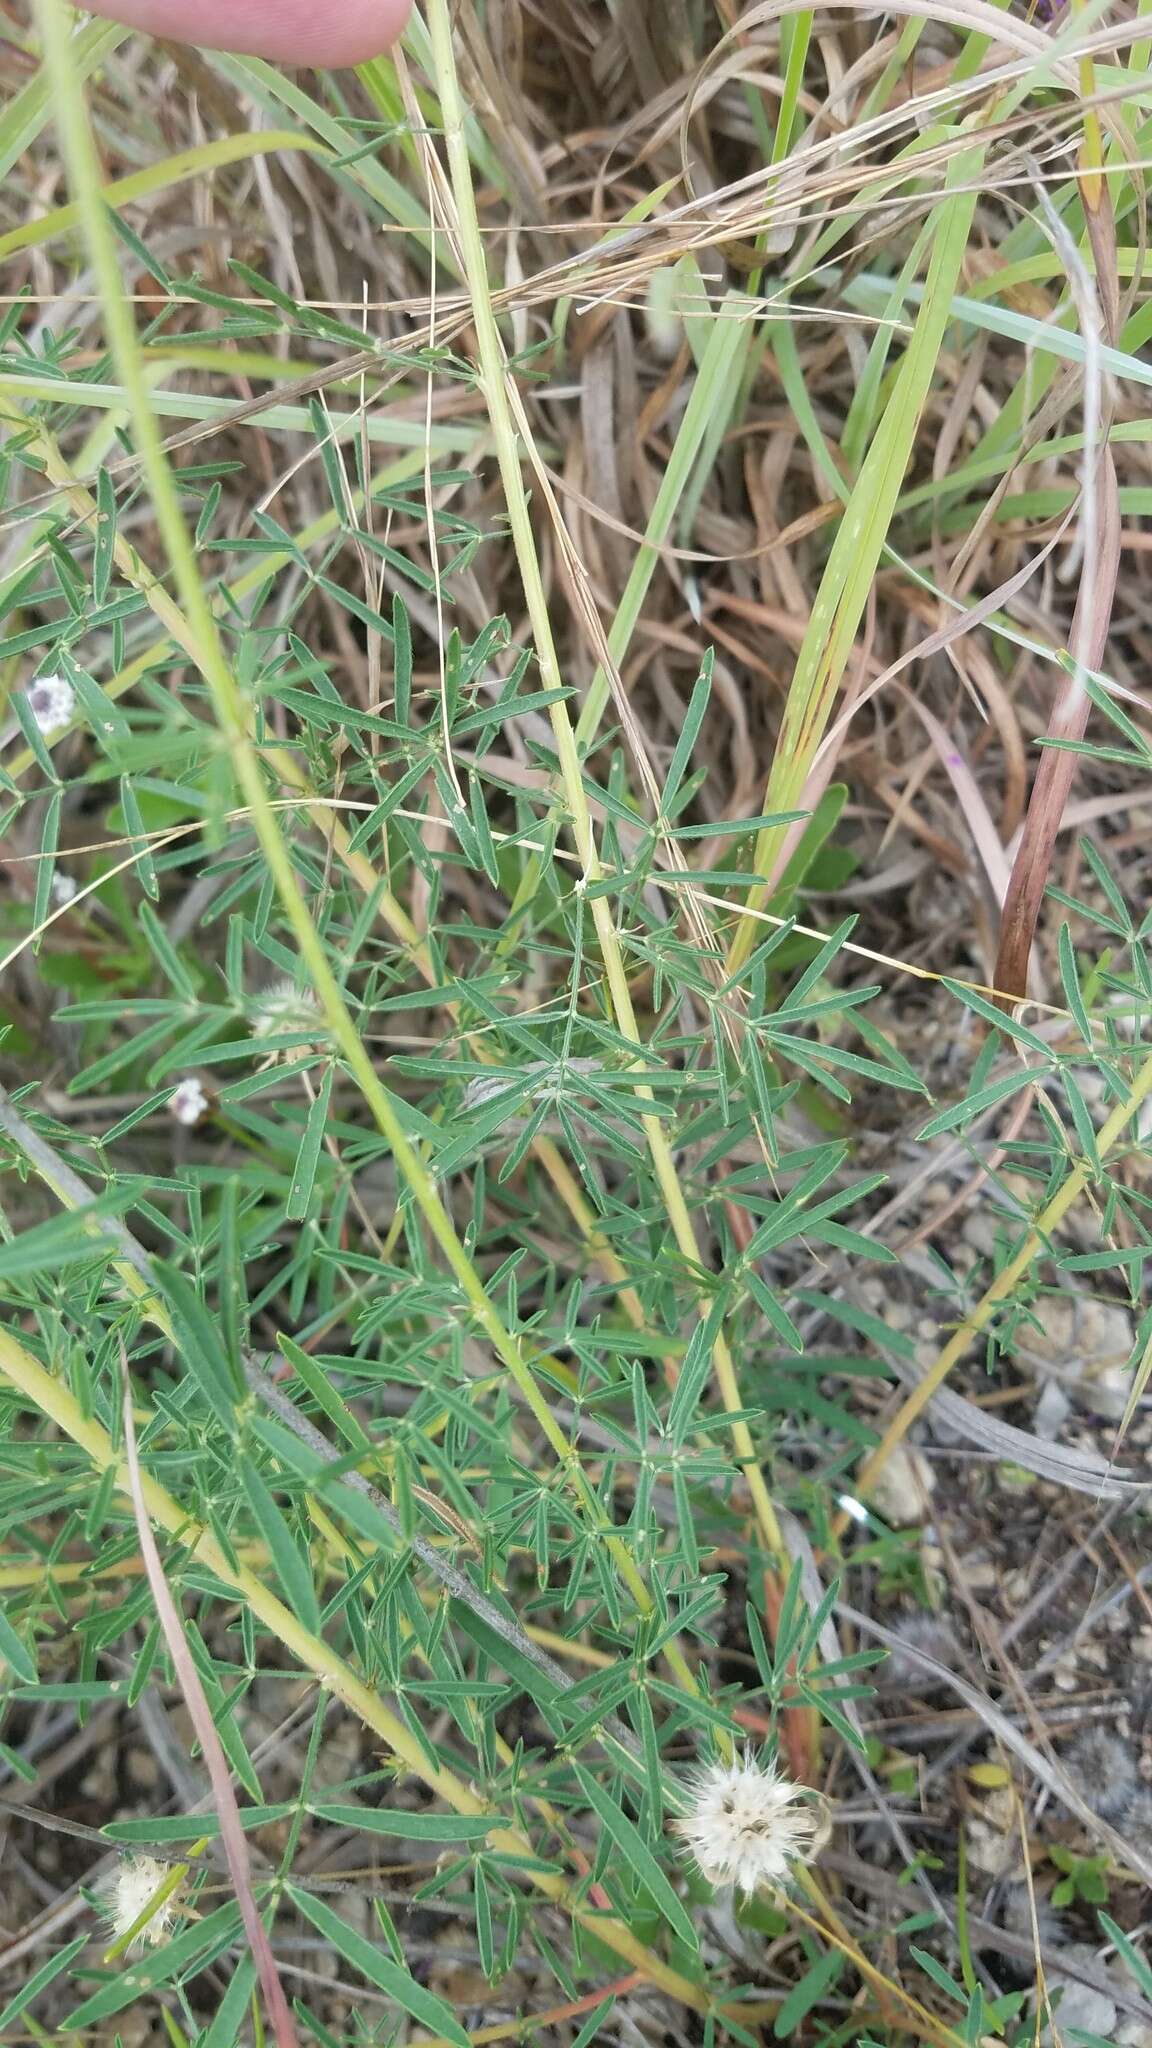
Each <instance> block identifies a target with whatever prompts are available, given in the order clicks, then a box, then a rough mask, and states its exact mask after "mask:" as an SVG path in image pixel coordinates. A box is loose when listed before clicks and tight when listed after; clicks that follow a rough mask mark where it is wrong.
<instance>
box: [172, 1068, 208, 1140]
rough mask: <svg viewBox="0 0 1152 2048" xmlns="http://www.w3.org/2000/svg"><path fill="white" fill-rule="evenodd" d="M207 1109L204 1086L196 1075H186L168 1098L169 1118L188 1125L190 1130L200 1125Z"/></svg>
mask: <svg viewBox="0 0 1152 2048" xmlns="http://www.w3.org/2000/svg"><path fill="white" fill-rule="evenodd" d="M207 1107H208V1097H207V1095H206V1094H205V1093H204V1085H203V1083H202V1082H201V1081H198V1080H197V1078H196V1076H195V1074H185V1076H184V1079H183V1080H182V1081H180V1082H178V1083H177V1085H176V1087H175V1088H174V1089H173V1090H172V1093H171V1095H170V1096H169V1097H168V1114H169V1116H174V1117H175V1119H176V1121H177V1123H178V1124H187V1125H188V1127H189V1129H191V1127H192V1125H193V1124H198V1123H199V1121H200V1119H201V1117H202V1116H203V1114H204V1112H205V1110H206V1109H207Z"/></svg>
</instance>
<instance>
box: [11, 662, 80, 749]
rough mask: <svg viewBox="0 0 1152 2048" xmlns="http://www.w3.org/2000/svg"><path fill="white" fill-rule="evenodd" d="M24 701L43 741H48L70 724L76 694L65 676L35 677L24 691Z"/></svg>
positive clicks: (74, 707)
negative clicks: (41, 734)
mask: <svg viewBox="0 0 1152 2048" xmlns="http://www.w3.org/2000/svg"><path fill="white" fill-rule="evenodd" d="M24 701H25V703H26V704H27V706H28V709H29V711H30V712H31V713H32V717H33V720H34V721H35V724H36V727H37V730H38V731H39V732H42V733H43V735H44V737H45V739H50V738H51V737H52V734H53V733H54V732H63V730H64V727H65V726H66V725H71V723H72V714H73V712H74V711H75V709H76V692H75V690H74V689H73V688H72V685H71V683H70V682H69V681H68V678H67V676H37V678H36V680H35V682H34V683H29V685H28V688H27V689H26V690H25V692H24Z"/></svg>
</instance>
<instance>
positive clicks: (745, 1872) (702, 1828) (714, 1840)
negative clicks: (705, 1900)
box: [672, 1755, 820, 1895]
mask: <svg viewBox="0 0 1152 2048" xmlns="http://www.w3.org/2000/svg"><path fill="white" fill-rule="evenodd" d="M690 1791H691V1797H692V1806H691V1809H690V1811H689V1812H688V1813H686V1814H684V1816H683V1817H682V1818H681V1819H679V1820H675V1821H673V1823H672V1825H673V1827H674V1829H675V1831H676V1833H677V1834H678V1835H680V1836H682V1838H683V1840H684V1841H685V1843H686V1844H687V1846H688V1849H689V1851H690V1853H691V1854H692V1856H693V1857H694V1858H695V1860H696V1862H697V1864H698V1865H699V1867H700V1870H701V1872H702V1874H703V1876H705V1877H706V1878H707V1879H708V1882H709V1884H715V1885H727V1884H734V1885H739V1887H740V1889H741V1891H742V1892H744V1893H745V1894H749V1895H750V1894H751V1893H752V1892H755V1891H758V1890H759V1889H760V1887H761V1886H762V1885H778V1884H782V1883H783V1882H784V1880H785V1879H786V1878H787V1876H788V1875H789V1872H790V1870H791V1867H792V1865H793V1863H806V1862H807V1861H808V1860H809V1859H810V1857H811V1855H812V1853H813V1849H814V1846H815V1842H816V1837H817V1835H818V1833H819V1831H820V1820H819V1814H818V1812H817V1810H816V1807H815V1805H814V1804H813V1802H812V1801H811V1800H810V1799H808V1798H806V1797H805V1794H804V1791H803V1789H802V1788H801V1787H800V1786H799V1785H794V1784H793V1783H792V1782H791V1780H790V1779H788V1778H784V1777H781V1775H780V1772H779V1771H778V1770H777V1768H776V1766H775V1764H761V1763H758V1762H757V1761H756V1759H755V1757H753V1756H751V1755H746V1756H744V1757H743V1758H737V1759H735V1760H734V1761H733V1762H732V1763H730V1764H708V1765H706V1766H705V1767H704V1768H703V1769H702V1770H700V1771H698V1772H697V1773H696V1775H695V1777H694V1778H693V1779H692V1781H691V1784H690Z"/></svg>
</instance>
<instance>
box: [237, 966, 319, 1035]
mask: <svg viewBox="0 0 1152 2048" xmlns="http://www.w3.org/2000/svg"><path fill="white" fill-rule="evenodd" d="M319 1020H320V1011H319V1008H318V1007H317V1003H316V998H315V996H314V995H313V993H312V991H311V989H310V988H297V986H296V983H295V982H294V981H289V980H288V979H287V978H285V979H284V980H283V981H274V982H272V983H271V984H270V985H269V987H268V988H266V989H265V990H264V993H263V995H261V996H258V997H257V999H256V1001H255V1003H254V1004H253V1005H252V1030H253V1033H254V1035H255V1037H257V1038H271V1037H272V1036H273V1034H274V1033H277V1032H280V1031H310V1030H311V1029H312V1027H313V1026H314V1025H315V1024H317V1023H318V1022H319Z"/></svg>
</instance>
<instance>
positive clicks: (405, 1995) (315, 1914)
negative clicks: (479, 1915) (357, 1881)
mask: <svg viewBox="0 0 1152 2048" xmlns="http://www.w3.org/2000/svg"><path fill="white" fill-rule="evenodd" d="M288 1892H289V1895H290V1897H291V1898H292V1900H293V1901H294V1903H295V1904H296V1906H297V1907H298V1908H299V1910H300V1911H301V1913H303V1915H304V1917H305V1919H306V1920H310V1921H311V1922H312V1925H313V1927H315V1928H317V1929H318V1930H319V1932H320V1933H321V1934H322V1935H324V1936H325V1938H326V1939H327V1940H328V1941H330V1942H331V1943H332V1946H333V1948H335V1949H336V1950H337V1951H338V1952H339V1954H340V1955H342V1956H343V1958H344V1960H345V1962H346V1963H349V1964H351V1966H352V1968H353V1969H354V1970H358V1971H359V1972H360V1975H361V1976H362V1977H366V1978H367V1979H368V1982H369V1983H370V1984H375V1986H376V1988H377V1990H378V1991H383V1993H384V1994H385V1996H386V1997H387V1998H391V1999H393V2000H394V2001H395V2003H396V2004H397V2005H398V2006H399V2007H400V2009H401V2011H402V2012H406V2013H408V2014H409V2016H410V2017H411V2018H412V2019H414V2020H415V2021H416V2022H417V2024H418V2025H419V2026H422V2027H427V2028H428V2030H429V2032H430V2033H433V2034H442V2035H443V2036H444V2039H445V2040H446V2041H451V2042H453V2043H454V2044H455V2048H472V2044H471V2041H470V2040H469V2037H468V2035H467V2034H466V2033H465V2031H464V2028H463V2027H462V2026H461V2025H460V2022H459V2020H458V2019H457V2018H456V2015H455V2013H454V2012H453V2011H452V2008H451V2006H450V2005H445V2003H444V2000H443V1999H442V1998H437V1997H436V1995H435V1993H434V1992H432V1991H426V1990H425V1988H424V1986H423V1984H418V1983H417V1982H416V1979H415V1977H413V1976H412V1974H411V1972H410V1971H408V1970H403V1969H401V1968H400V1965H399V1964H398V1963H394V1962H392V1961H391V1960H390V1958H389V1957H388V1956H386V1955H384V1954H383V1952H382V1951H381V1950H380V1949H379V1948H376V1947H374V1946H373V1944H372V1943H371V1942H370V1941H365V1939H364V1937H363V1935H362V1934H357V1933H355V1931H354V1930H353V1929H352V1928H351V1927H349V1925H348V1923H347V1921H346V1920H342V1919H341V1918H340V1915H339V1914H338V1913H334V1912H333V1910H332V1908H331V1906H329V1905H327V1904H326V1903H325V1901H324V1900H323V1899H320V1898H313V1897H311V1896H310V1894H309V1893H308V1892H302V1891H298V1890H297V1888H296V1886H295V1885H289V1886H288Z"/></svg>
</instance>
